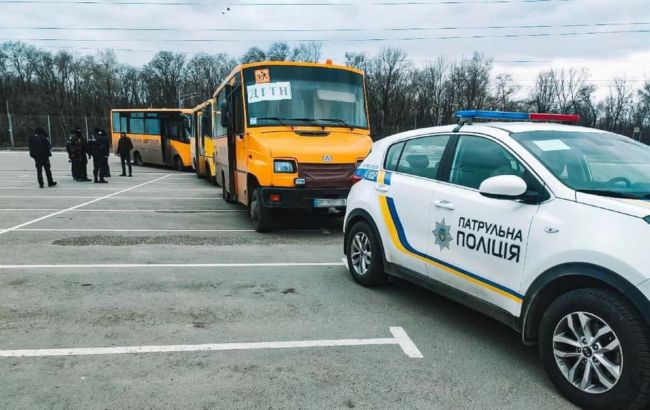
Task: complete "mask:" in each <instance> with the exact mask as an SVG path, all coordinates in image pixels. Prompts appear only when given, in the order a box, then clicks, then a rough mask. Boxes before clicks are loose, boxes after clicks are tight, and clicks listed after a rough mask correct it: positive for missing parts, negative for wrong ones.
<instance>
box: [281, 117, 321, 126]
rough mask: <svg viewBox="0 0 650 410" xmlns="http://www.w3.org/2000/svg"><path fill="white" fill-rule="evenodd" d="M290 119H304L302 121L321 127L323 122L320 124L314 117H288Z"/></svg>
mask: <svg viewBox="0 0 650 410" xmlns="http://www.w3.org/2000/svg"><path fill="white" fill-rule="evenodd" d="M289 120H291V121H304V122H310V123H312V124H314V125H316V126H317V127H322V126H323V124H320V123H319V122H318V120H317V119H316V118H289Z"/></svg>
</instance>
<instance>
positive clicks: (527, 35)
mask: <svg viewBox="0 0 650 410" xmlns="http://www.w3.org/2000/svg"><path fill="white" fill-rule="evenodd" d="M639 33H644V34H645V33H650V29H643V30H609V31H582V32H565V33H512V34H493V35H484V34H476V35H462V36H441V37H400V38H385V37H367V38H346V39H331V38H322V39H285V40H268V39H263V40H253V39H177V38H173V39H133V38H130V39H88V38H84V39H74V38H47V37H44V38H25V39H6V38H5V39H0V41H68V42H148V43H151V42H165V43H250V42H256V43H274V42H309V41H315V42H324V43H325V42H327V43H332V42H344V43H349V42H383V41H421V40H470V39H485V38H488V39H489V38H522V37H524V38H534V37H555V36H558V37H570V36H591V35H602V34H639Z"/></svg>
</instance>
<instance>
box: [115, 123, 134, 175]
mask: <svg viewBox="0 0 650 410" xmlns="http://www.w3.org/2000/svg"><path fill="white" fill-rule="evenodd" d="M132 149H133V142H131V138H129V137H128V136H127V135H126V132H123V133H121V134H120V139H119V141H118V142H117V154H118V155H119V156H120V162H121V163H122V174H121V175H120V176H121V177H125V176H126V165H128V166H129V176H130V177H131V176H133V174H132V172H131V150H132Z"/></svg>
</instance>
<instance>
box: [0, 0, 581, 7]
mask: <svg viewBox="0 0 650 410" xmlns="http://www.w3.org/2000/svg"><path fill="white" fill-rule="evenodd" d="M572 1H575V0H439V1H405V2H398V1H379V2H300V3H279V2H241V3H229V4H226V6H229V7H251V6H255V7H258V6H262V7H307V6H327V7H332V6H339V7H340V6H346V7H349V6H365V7H367V6H440V5H459V4H460V5H462V4H491V5H497V4H517V3H519V4H532V3H567V2H572ZM0 4H17V5H22V4H81V5H115V6H122V5H137V6H205V5H211V4H210V3H209V2H201V1H169V2H161V1H150V2H149V1H138V0H122V1H110V0H60V1H53V0H0Z"/></svg>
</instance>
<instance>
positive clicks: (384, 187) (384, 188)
mask: <svg viewBox="0 0 650 410" xmlns="http://www.w3.org/2000/svg"><path fill="white" fill-rule="evenodd" d="M375 189H376V190H377V191H379V192H388V185H375Z"/></svg>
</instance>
